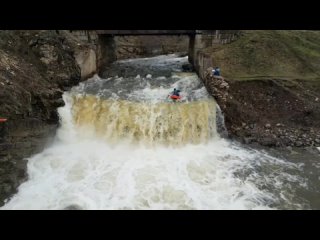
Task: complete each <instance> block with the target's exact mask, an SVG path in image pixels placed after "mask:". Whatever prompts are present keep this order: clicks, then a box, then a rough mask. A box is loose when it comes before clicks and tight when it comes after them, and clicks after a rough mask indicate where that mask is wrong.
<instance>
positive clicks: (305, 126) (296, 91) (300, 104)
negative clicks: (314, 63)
mask: <svg viewBox="0 0 320 240" xmlns="http://www.w3.org/2000/svg"><path fill="white" fill-rule="evenodd" d="M204 83H205V85H206V86H207V88H208V91H209V92H210V93H211V94H212V95H213V96H214V97H215V98H216V100H217V102H218V104H219V105H220V106H221V108H222V110H223V112H224V115H225V123H226V127H227V129H228V132H229V136H230V137H231V138H235V139H237V140H240V141H242V142H243V143H245V144H260V145H263V146H269V147H309V146H314V147H318V146H320V91H319V90H320V87H319V86H318V84H312V82H310V81H299V80H284V79H281V80H280V79H268V80H256V79H255V80H247V81H237V80H228V79H216V78H214V77H212V76H211V74H210V69H208V70H207V72H206V74H205V79H204Z"/></svg>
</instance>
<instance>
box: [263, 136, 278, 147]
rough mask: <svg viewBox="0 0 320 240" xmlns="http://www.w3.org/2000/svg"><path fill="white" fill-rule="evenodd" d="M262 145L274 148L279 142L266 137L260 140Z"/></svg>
mask: <svg viewBox="0 0 320 240" xmlns="http://www.w3.org/2000/svg"><path fill="white" fill-rule="evenodd" d="M260 143H261V145H263V146H268V147H273V146H276V143H277V141H276V139H274V138H272V137H265V138H262V139H260Z"/></svg>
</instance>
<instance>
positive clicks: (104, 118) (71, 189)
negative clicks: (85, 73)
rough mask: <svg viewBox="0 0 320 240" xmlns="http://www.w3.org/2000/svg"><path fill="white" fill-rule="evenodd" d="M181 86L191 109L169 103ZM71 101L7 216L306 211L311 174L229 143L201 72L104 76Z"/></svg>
mask: <svg viewBox="0 0 320 240" xmlns="http://www.w3.org/2000/svg"><path fill="white" fill-rule="evenodd" d="M164 59H166V58H164ZM137 61H138V60H137ZM153 61H155V62H160V63H159V64H161V63H162V62H161V59H160V60H159V59H156V60H153ZM172 61H173V62H176V61H180V62H182V63H183V62H184V58H178V60H177V59H176V60H172ZM172 61H168V62H169V64H172ZM131 62H132V60H131ZM133 62H134V61H133ZM173 87H178V88H179V89H182V95H183V94H184V100H183V101H182V102H180V103H174V102H172V101H171V100H168V99H167V95H168V92H170V91H171V90H172V88H173ZM63 97H64V101H65V103H66V105H65V106H64V107H61V108H59V115H60V121H61V126H60V128H59V129H58V132H57V135H56V138H55V141H54V143H53V144H52V145H51V146H50V147H48V148H47V149H45V150H44V151H43V152H41V153H39V154H36V155H34V156H32V157H30V158H29V159H28V176H29V178H28V181H26V182H25V183H23V184H22V185H21V186H20V187H19V191H18V193H17V194H16V195H14V196H13V198H12V199H10V200H8V202H7V203H6V204H5V205H4V206H3V207H2V209H57V210H58V209H66V208H68V207H70V206H73V207H75V208H78V209H277V208H289V209H290V208H297V209H299V208H302V207H303V206H302V205H301V204H297V203H295V201H294V200H293V199H294V192H292V184H294V185H301V186H304V185H305V182H304V180H303V179H302V178H300V177H299V176H298V175H296V174H294V173H295V172H298V171H301V166H300V165H298V164H293V163H290V162H286V161H283V160H281V159H277V158H274V157H271V156H269V155H268V154H266V153H264V152H259V151H257V150H250V149H244V148H243V147H241V146H240V145H239V144H237V143H233V142H230V141H228V140H226V139H222V138H220V136H219V135H218V133H217V132H216V127H215V125H216V122H215V118H216V107H215V105H216V103H215V101H214V99H212V98H211V97H210V96H209V95H208V93H207V92H206V90H205V88H204V86H203V85H202V84H201V82H200V80H199V79H198V78H197V76H196V75H195V74H194V73H179V72H178V73H174V74H172V77H165V76H160V77H159V76H157V77H153V76H152V75H151V74H150V75H147V76H142V75H141V76H139V75H138V76H136V77H132V78H123V77H118V76H115V77H110V78H99V77H98V76H95V77H93V78H92V79H89V80H88V81H86V82H84V83H81V84H80V85H79V86H77V87H75V88H73V89H72V90H71V91H70V92H66V93H65V94H64V96H63ZM170 117H171V118H170ZM261 169H263V171H261ZM290 171H291V173H290ZM270 189H272V191H270Z"/></svg>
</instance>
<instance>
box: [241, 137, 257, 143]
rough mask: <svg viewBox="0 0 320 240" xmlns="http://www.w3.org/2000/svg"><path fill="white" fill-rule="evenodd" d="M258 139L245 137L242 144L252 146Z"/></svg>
mask: <svg viewBox="0 0 320 240" xmlns="http://www.w3.org/2000/svg"><path fill="white" fill-rule="evenodd" d="M255 141H256V138H255V137H244V138H242V142H243V143H245V144H250V143H252V142H255Z"/></svg>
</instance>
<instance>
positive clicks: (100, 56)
mask: <svg viewBox="0 0 320 240" xmlns="http://www.w3.org/2000/svg"><path fill="white" fill-rule="evenodd" d="M108 31H112V30H100V31H99V30H97V31H93V30H92V31H91V30H90V31H87V30H83V31H78V30H77V31H71V33H72V34H73V35H74V36H75V37H76V38H78V39H79V40H81V41H83V42H87V43H90V44H93V45H94V46H95V57H94V54H93V53H89V55H88V56H87V55H86V54H87V53H83V54H79V56H78V59H79V61H78V62H79V65H80V67H81V69H82V71H81V73H82V74H83V75H82V78H84V77H87V76H89V75H90V74H91V73H92V72H94V71H102V69H101V68H102V67H103V66H107V65H108V64H110V63H112V62H113V61H116V60H117V57H119V58H122V57H121V56H122V55H126V53H121V54H120V53H119V52H117V44H116V42H115V38H114V36H113V35H108V34H105V33H108ZM114 31H118V32H115V33H116V34H123V31H125V30H114ZM127 31H129V30H127ZM130 31H131V30H130ZM132 31H133V32H135V33H136V34H139V33H141V32H139V31H144V30H132ZM132 31H131V32H132ZM154 31H159V32H158V34H163V32H164V31H166V30H154ZM168 31H170V30H168ZM172 31H179V30H171V33H170V34H173V32H172ZM180 31H186V30H180ZM131 32H130V33H131ZM160 32H161V33H160ZM131 34H132V33H131ZM155 34H156V33H155ZM180 34H182V33H180ZM184 34H189V49H188V56H189V62H190V63H191V64H192V65H193V66H194V67H195V70H196V72H197V73H198V74H199V76H200V77H202V76H201V75H202V72H203V70H206V69H207V68H208V67H211V65H210V64H211V60H210V57H209V56H206V55H205V54H203V53H201V50H203V49H205V48H208V47H212V46H214V45H216V44H228V43H230V42H232V41H234V40H236V39H237V38H238V37H239V36H240V34H241V31H239V30H195V31H192V32H191V33H187V32H185V33H184ZM130 47H131V46H130ZM125 48H127V49H125ZM123 49H124V50H130V49H131V48H129V47H128V46H126V47H123ZM136 50H137V51H136V52H139V51H140V50H141V49H136ZM138 50H139V51H138ZM129 52H130V51H129ZM132 52H133V53H132V55H133V57H136V55H137V54H135V53H134V51H132ZM160 54H162V53H160ZM129 55H130V54H128V56H129ZM94 59H95V61H96V64H95V65H96V67H94V66H93V65H94V64H93V61H94ZM94 69H95V70H94Z"/></svg>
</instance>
